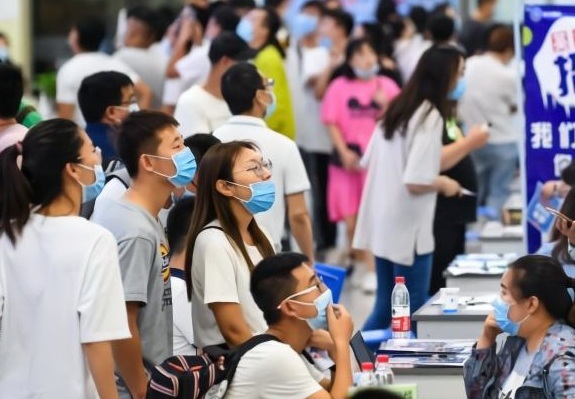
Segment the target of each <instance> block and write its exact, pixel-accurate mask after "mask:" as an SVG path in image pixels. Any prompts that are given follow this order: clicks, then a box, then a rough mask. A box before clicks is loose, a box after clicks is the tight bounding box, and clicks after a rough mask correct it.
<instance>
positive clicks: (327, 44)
mask: <svg viewBox="0 0 575 399" xmlns="http://www.w3.org/2000/svg"><path fill="white" fill-rule="evenodd" d="M332 44H333V43H332V42H331V39H330V38H329V37H327V36H322V37H320V38H319V45H320V47H323V48H326V49H328V50H330V49H331V46H332Z"/></svg>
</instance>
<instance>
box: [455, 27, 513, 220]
mask: <svg viewBox="0 0 575 399" xmlns="http://www.w3.org/2000/svg"><path fill="white" fill-rule="evenodd" d="M513 57H514V41H513V30H512V28H511V27H507V26H503V25H498V26H495V27H493V28H492V29H491V33H490V35H489V42H488V51H487V53H485V54H482V55H476V56H473V57H470V58H469V59H468V60H467V66H466V70H465V80H466V81H467V90H466V91H465V94H464V95H463V96H462V97H461V101H460V102H459V109H458V111H459V117H460V119H461V121H462V122H463V123H464V124H465V125H466V126H473V125H478V124H479V125H480V124H485V123H489V124H490V125H491V126H490V129H489V130H490V132H491V137H490V138H489V142H488V143H487V145H486V146H485V147H484V148H482V149H481V150H479V151H477V152H475V153H474V154H473V161H474V163H475V166H476V170H477V178H478V192H477V200H478V201H479V204H480V205H485V206H488V207H490V208H493V209H494V210H495V212H496V213H495V218H496V219H500V215H501V210H502V208H503V206H504V205H505V202H506V201H507V199H508V198H509V196H510V195H511V186H512V184H513V180H514V179H515V174H516V171H517V165H518V162H519V140H520V138H519V132H520V131H521V128H520V123H519V122H518V119H519V115H518V114H517V73H518V70H517V67H516V66H513V65H509V64H510V62H511V60H512V59H513Z"/></svg>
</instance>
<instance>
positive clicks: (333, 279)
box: [315, 263, 347, 303]
mask: <svg viewBox="0 0 575 399" xmlns="http://www.w3.org/2000/svg"><path fill="white" fill-rule="evenodd" d="M315 271H316V273H317V275H318V276H320V277H321V278H322V279H323V282H324V283H325V285H327V286H328V288H329V289H330V290H331V293H332V296H333V302H334V303H338V302H339V297H340V296H341V292H342V291H343V283H344V282H345V277H346V276H347V270H345V269H344V268H343V267H339V266H332V265H326V264H323V263H316V264H315Z"/></svg>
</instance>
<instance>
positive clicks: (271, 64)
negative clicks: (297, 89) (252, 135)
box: [254, 44, 296, 140]
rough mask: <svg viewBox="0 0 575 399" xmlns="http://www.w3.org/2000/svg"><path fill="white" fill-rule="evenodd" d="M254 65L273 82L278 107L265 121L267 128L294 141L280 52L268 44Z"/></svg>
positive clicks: (292, 117) (289, 102)
mask: <svg viewBox="0 0 575 399" xmlns="http://www.w3.org/2000/svg"><path fill="white" fill-rule="evenodd" d="M254 63H255V65H256V67H257V68H258V70H259V71H260V72H261V73H262V74H263V75H264V76H265V77H266V78H272V79H273V80H274V81H275V86H274V93H275V95H276V98H277V103H278V105H277V109H276V111H275V112H274V113H273V115H272V116H270V117H269V118H268V119H266V123H267V125H268V127H269V128H270V129H272V130H275V131H276V132H278V133H281V134H283V135H284V136H287V137H289V138H290V139H292V140H295V132H296V127H295V119H294V116H293V108H292V103H291V95H290V90H289V86H288V80H287V76H286V73H285V69H284V62H283V59H282V57H281V54H280V52H279V51H278V49H277V48H275V47H274V46H273V45H271V44H270V45H268V46H266V47H264V48H263V49H262V50H261V51H260V52H259V53H258V55H257V56H256V58H255V60H254Z"/></svg>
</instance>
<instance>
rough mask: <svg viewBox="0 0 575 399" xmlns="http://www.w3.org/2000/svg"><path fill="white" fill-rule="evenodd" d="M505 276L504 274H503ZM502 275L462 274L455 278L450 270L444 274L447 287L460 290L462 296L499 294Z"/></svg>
mask: <svg viewBox="0 0 575 399" xmlns="http://www.w3.org/2000/svg"><path fill="white" fill-rule="evenodd" d="M502 274H503V273H502ZM502 274H472V273H471V274H462V275H459V276H454V275H453V274H451V273H450V272H449V271H448V270H446V271H445V272H444V273H443V277H445V286H446V287H448V288H451V287H457V288H460V295H467V293H468V292H479V291H485V292H499V284H500V281H501V275H502Z"/></svg>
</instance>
